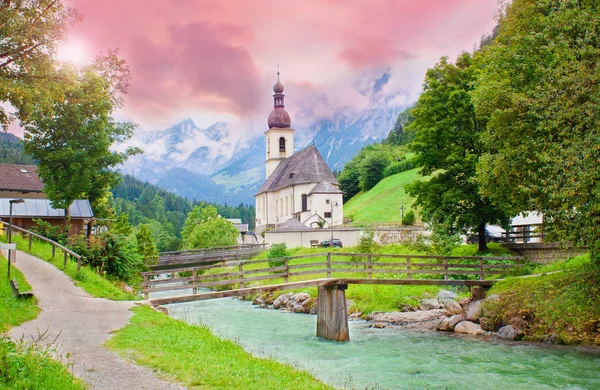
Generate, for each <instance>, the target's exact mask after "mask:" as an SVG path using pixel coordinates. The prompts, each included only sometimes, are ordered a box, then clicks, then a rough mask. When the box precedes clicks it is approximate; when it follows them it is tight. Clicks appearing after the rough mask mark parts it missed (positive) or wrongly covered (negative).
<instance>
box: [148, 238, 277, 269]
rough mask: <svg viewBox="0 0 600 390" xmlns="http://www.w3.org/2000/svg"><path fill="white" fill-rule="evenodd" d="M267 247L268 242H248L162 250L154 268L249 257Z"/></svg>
mask: <svg viewBox="0 0 600 390" xmlns="http://www.w3.org/2000/svg"><path fill="white" fill-rule="evenodd" d="M265 249H266V244H246V245H237V246H225V247H217V248H202V249H190V250H183V251H172V252H161V253H159V257H158V263H157V264H156V265H155V266H152V267H151V268H152V269H161V268H165V267H167V268H168V267H171V266H173V267H175V266H186V265H188V264H197V263H206V262H214V261H225V260H239V259H249V258H251V257H252V256H254V255H256V254H257V253H259V252H261V251H263V250H265Z"/></svg>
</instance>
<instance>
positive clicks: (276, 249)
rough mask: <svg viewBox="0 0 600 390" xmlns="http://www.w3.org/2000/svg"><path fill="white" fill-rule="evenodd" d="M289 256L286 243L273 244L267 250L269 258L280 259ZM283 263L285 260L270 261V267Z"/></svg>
mask: <svg viewBox="0 0 600 390" xmlns="http://www.w3.org/2000/svg"><path fill="white" fill-rule="evenodd" d="M287 256H289V252H288V249H287V246H286V245H285V242H284V243H281V244H273V245H271V247H270V248H269V250H268V252H267V258H268V259H279V258H282V257H287ZM282 265H283V261H269V267H279V266H282Z"/></svg>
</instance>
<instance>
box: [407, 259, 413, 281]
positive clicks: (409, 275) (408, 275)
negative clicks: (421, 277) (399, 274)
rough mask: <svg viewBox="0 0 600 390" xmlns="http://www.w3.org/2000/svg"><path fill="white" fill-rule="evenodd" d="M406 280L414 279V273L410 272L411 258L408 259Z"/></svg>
mask: <svg viewBox="0 0 600 390" xmlns="http://www.w3.org/2000/svg"><path fill="white" fill-rule="evenodd" d="M406 279H412V271H411V270H410V257H407V258H406Z"/></svg>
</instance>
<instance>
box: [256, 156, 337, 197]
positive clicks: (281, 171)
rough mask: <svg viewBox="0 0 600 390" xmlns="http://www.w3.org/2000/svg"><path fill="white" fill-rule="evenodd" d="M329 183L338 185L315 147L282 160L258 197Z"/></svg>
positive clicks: (261, 188) (258, 193)
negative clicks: (267, 193)
mask: <svg viewBox="0 0 600 390" xmlns="http://www.w3.org/2000/svg"><path fill="white" fill-rule="evenodd" d="M320 182H327V183H331V184H338V185H339V183H338V182H337V180H336V179H335V176H333V173H331V171H330V170H329V167H328V166H327V163H326V162H325V160H323V157H321V154H320V153H319V151H318V150H317V148H316V147H315V146H314V145H310V146H307V147H306V148H304V149H302V150H300V151H299V152H297V153H295V154H293V155H292V156H291V157H288V158H285V159H283V160H281V162H280V163H279V165H278V166H277V168H275V171H273V173H271V176H269V178H268V179H267V180H266V181H265V182H264V184H263V185H262V186H261V187H260V189H259V190H258V192H257V193H256V195H260V194H262V193H263V192H271V191H277V190H280V189H282V188H285V187H289V186H291V185H295V184H308V183H320Z"/></svg>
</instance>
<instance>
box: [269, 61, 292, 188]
mask: <svg viewBox="0 0 600 390" xmlns="http://www.w3.org/2000/svg"><path fill="white" fill-rule="evenodd" d="M273 92H275V93H274V94H273V111H271V114H269V119H268V124H269V130H267V131H266V132H265V137H266V142H267V159H266V161H265V166H266V170H267V179H268V178H269V176H270V175H271V173H273V171H275V168H277V166H278V165H279V163H280V162H281V160H283V159H284V158H287V157H290V156H291V155H293V154H294V129H292V128H291V125H292V120H291V119H290V115H289V114H288V113H287V111H285V104H284V98H285V95H284V94H283V84H281V82H280V81H279V67H278V68H277V83H276V84H275V85H274V86H273Z"/></svg>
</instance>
